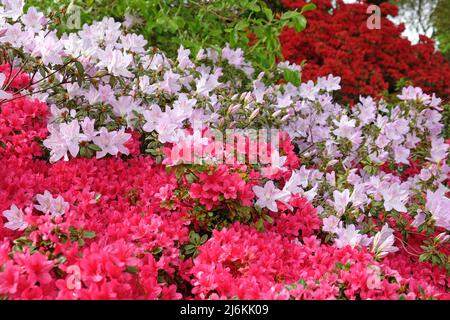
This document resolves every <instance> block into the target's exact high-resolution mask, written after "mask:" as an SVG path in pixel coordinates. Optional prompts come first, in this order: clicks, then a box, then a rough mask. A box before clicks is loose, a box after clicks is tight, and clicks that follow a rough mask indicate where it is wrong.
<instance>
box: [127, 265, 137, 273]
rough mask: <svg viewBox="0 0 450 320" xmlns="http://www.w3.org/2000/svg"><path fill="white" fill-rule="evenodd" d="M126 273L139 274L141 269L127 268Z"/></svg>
mask: <svg viewBox="0 0 450 320" xmlns="http://www.w3.org/2000/svg"><path fill="white" fill-rule="evenodd" d="M125 272H128V273H131V274H137V273H138V272H139V269H138V267H136V266H127V267H126V268H125Z"/></svg>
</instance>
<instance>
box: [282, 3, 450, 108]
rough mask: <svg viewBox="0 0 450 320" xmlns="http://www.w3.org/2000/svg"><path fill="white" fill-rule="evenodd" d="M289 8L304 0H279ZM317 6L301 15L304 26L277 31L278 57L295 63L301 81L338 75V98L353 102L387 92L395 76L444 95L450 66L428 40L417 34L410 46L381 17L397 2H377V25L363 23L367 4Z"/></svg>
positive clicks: (449, 88)
mask: <svg viewBox="0 0 450 320" xmlns="http://www.w3.org/2000/svg"><path fill="white" fill-rule="evenodd" d="M282 3H283V4H284V5H285V6H286V7H289V8H301V7H302V6H303V5H305V4H306V3H307V1H304V0H283V1H282ZM314 3H315V4H317V9H316V10H314V11H311V12H307V13H306V14H305V16H306V18H307V20H308V27H307V28H306V29H305V30H304V31H302V32H301V33H297V32H295V30H293V29H286V30H285V31H284V32H283V33H282V34H281V36H280V41H281V44H282V51H283V55H284V57H285V58H286V59H287V60H289V61H292V62H295V63H301V62H302V61H304V60H306V63H307V64H306V65H305V67H304V68H303V72H302V79H303V80H315V79H317V77H319V76H326V75H328V74H334V75H337V76H340V77H341V78H342V82H341V85H342V91H341V92H340V94H341V98H342V100H343V101H345V102H357V101H358V98H359V96H360V95H371V96H376V95H379V94H381V93H382V92H383V91H385V90H387V91H389V92H393V91H394V89H395V85H396V83H397V81H398V80H400V79H407V80H409V81H411V82H412V83H413V84H414V85H416V86H420V87H421V88H422V89H424V91H426V92H428V93H430V92H435V93H436V95H438V96H439V97H441V98H443V99H444V100H448V99H450V86H449V85H448V84H449V82H448V79H449V78H450V65H449V63H448V62H447V61H446V60H445V58H444V57H443V55H442V54H441V53H439V52H436V50H435V46H434V43H433V40H431V39H429V38H427V37H425V36H421V38H420V42H419V43H418V44H416V45H412V44H411V43H410V42H409V40H407V39H405V38H403V37H402V36H401V34H402V32H403V31H404V26H403V25H400V26H397V25H395V24H394V23H393V22H391V21H390V20H389V19H388V18H387V16H388V15H391V16H396V15H397V11H398V9H397V7H396V6H395V5H391V4H388V3H383V4H382V5H381V14H382V17H381V28H380V29H373V30H370V29H368V27H367V19H368V18H369V14H367V12H366V11H367V7H368V5H367V4H366V3H364V2H362V3H352V4H345V3H344V2H343V1H342V0H338V1H337V5H336V8H333V7H332V5H331V1H330V0H317V1H314Z"/></svg>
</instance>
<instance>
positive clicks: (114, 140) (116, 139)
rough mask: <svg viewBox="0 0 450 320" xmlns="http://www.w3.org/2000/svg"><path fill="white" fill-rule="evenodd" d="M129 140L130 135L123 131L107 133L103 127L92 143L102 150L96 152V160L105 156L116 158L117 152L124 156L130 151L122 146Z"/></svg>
mask: <svg viewBox="0 0 450 320" xmlns="http://www.w3.org/2000/svg"><path fill="white" fill-rule="evenodd" d="M130 138H131V134H129V133H125V131H124V129H120V130H119V131H111V132H109V131H108V130H107V129H106V128H105V127H102V128H101V129H100V131H99V135H98V136H96V137H95V138H94V139H93V141H94V143H95V144H96V145H97V146H99V147H100V148H101V149H102V150H101V151H97V154H96V158H97V159H100V158H103V157H104V156H106V155H107V154H110V155H113V156H117V155H118V154H119V152H120V153H123V154H126V155H127V154H129V152H130V151H129V150H128V149H127V148H126V147H125V146H124V144H125V143H126V142H127V141H128V140H129V139H130Z"/></svg>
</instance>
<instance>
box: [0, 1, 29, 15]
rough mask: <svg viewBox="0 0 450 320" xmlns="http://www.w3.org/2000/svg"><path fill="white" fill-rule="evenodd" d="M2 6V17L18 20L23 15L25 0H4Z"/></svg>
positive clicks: (0, 12) (0, 8)
mask: <svg viewBox="0 0 450 320" xmlns="http://www.w3.org/2000/svg"><path fill="white" fill-rule="evenodd" d="M2 5H3V6H2V7H0V17H5V18H12V19H13V20H16V19H17V18H19V17H20V16H21V15H22V12H23V7H24V1H23V0H2Z"/></svg>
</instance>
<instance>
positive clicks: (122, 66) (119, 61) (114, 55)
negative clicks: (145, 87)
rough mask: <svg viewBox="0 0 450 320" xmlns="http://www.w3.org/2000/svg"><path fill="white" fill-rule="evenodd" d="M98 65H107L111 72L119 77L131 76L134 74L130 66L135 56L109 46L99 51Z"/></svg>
mask: <svg viewBox="0 0 450 320" xmlns="http://www.w3.org/2000/svg"><path fill="white" fill-rule="evenodd" d="M98 58H99V62H98V64H97V66H98V67H105V68H106V69H107V70H108V71H109V72H111V73H112V74H113V75H115V76H118V77H127V78H130V77H132V76H133V74H132V73H131V72H130V71H129V70H128V67H129V66H130V65H131V63H132V62H133V56H132V55H131V54H128V53H123V52H122V51H121V50H117V49H114V48H113V47H112V46H108V47H107V48H106V49H105V50H101V51H99V55H98Z"/></svg>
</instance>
